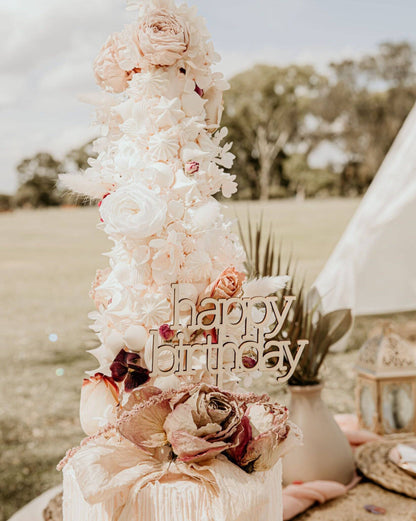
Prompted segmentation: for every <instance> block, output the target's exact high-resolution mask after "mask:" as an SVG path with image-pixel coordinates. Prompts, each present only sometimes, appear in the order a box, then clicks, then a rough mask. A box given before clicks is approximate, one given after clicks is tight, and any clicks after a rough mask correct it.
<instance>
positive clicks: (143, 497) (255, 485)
mask: <svg viewBox="0 0 416 521" xmlns="http://www.w3.org/2000/svg"><path fill="white" fill-rule="evenodd" d="M210 467H211V468H214V469H215V470H214V472H215V476H216V480H217V486H218V490H217V491H216V490H215V488H213V487H212V486H210V485H206V484H204V483H200V482H198V481H196V480H195V479H192V478H186V477H182V478H178V477H177V476H175V475H173V476H170V475H169V474H167V475H166V476H165V477H164V478H162V479H160V480H159V481H155V482H153V483H149V484H148V485H146V486H145V487H144V488H142V489H141V490H140V491H136V490H134V485H133V487H132V488H131V489H130V490H128V491H123V492H119V493H116V494H115V496H114V497H113V498H112V499H110V500H108V501H106V502H104V503H97V504H89V503H87V502H86V501H85V499H84V498H83V496H82V493H81V490H80V488H79V485H78V483H77V480H76V478H75V473H74V469H73V468H72V467H71V464H70V463H69V464H68V465H67V466H66V467H65V469H64V498H63V515H64V521H282V519H283V517H282V485H281V483H282V463H281V460H280V461H279V462H278V463H277V464H276V465H275V466H274V467H273V468H272V469H271V470H269V471H267V472H255V473H253V474H247V473H246V472H244V471H243V470H241V469H240V468H239V467H237V466H236V465H234V464H233V463H230V462H228V461H226V460H224V461H223V460H216V462H215V465H212V464H211V465H210ZM129 496H130V497H131V501H129Z"/></svg>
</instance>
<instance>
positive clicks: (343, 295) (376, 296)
mask: <svg viewBox="0 0 416 521" xmlns="http://www.w3.org/2000/svg"><path fill="white" fill-rule="evenodd" d="M380 132H382V129H380ZM314 286H315V287H316V289H317V290H318V292H319V294H320V295H321V297H322V305H323V308H324V310H325V311H332V310H335V309H340V308H344V307H349V308H351V309H352V311H353V314H354V315H375V314H384V313H392V312H398V311H411V310H416V105H415V106H414V107H413V109H412V111H411V113H410V114H409V116H408V118H407V119H406V121H405V123H404V125H403V127H402V128H401V130H400V132H399V134H398V136H397V138H396V140H395V142H394V143H393V146H392V148H391V149H390V151H389V153H388V154H387V156H386V158H385V160H384V162H383V164H382V165H381V167H380V170H379V172H378V173H377V175H376V177H375V178H374V181H373V183H372V184H371V186H370V188H369V190H368V191H367V193H366V195H365V196H364V198H363V200H362V202H361V204H360V206H359V207H358V209H357V211H356V213H355V215H354V216H353V218H352V220H351V222H350V223H349V225H348V227H347V229H346V231H345V233H344V235H343V236H342V238H341V240H340V241H339V243H338V245H337V246H336V248H335V250H334V252H333V253H332V255H331V257H330V258H329V260H328V262H327V264H326V265H325V267H324V269H323V270H322V272H321V274H320V275H319V276H318V278H317V280H316V282H315V284H314Z"/></svg>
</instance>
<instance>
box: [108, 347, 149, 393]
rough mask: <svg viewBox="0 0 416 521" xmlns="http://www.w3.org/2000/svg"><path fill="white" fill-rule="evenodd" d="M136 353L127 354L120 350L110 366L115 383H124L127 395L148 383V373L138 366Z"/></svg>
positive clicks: (138, 359)
mask: <svg viewBox="0 0 416 521" xmlns="http://www.w3.org/2000/svg"><path fill="white" fill-rule="evenodd" d="M140 360H141V358H140V356H139V355H138V354H137V353H128V352H127V351H125V350H124V349H122V350H121V351H120V352H119V354H118V355H117V356H116V358H115V360H114V362H113V363H112V364H111V366H110V370H111V375H112V377H113V379H114V381H116V382H124V389H125V391H126V392H127V393H129V392H131V391H133V390H134V389H137V387H140V386H141V385H144V384H145V383H146V382H148V381H149V378H150V377H149V371H148V370H147V369H145V368H144V367H141V365H140Z"/></svg>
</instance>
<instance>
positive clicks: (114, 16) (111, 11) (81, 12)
mask: <svg viewBox="0 0 416 521" xmlns="http://www.w3.org/2000/svg"><path fill="white" fill-rule="evenodd" d="M190 1H192V2H193V3H194V4H196V5H197V6H198V7H199V9H200V12H201V13H202V14H203V15H204V16H205V18H206V19H207V22H208V26H209V29H210V31H211V33H212V36H213V39H214V42H215V45H216V48H217V50H218V51H219V52H220V53H221V54H222V55H223V61H222V63H221V66H220V68H221V69H222V70H223V71H224V72H225V74H226V75H227V76H228V77H230V76H231V75H232V74H234V73H236V72H239V71H241V70H244V69H245V68H247V67H249V66H251V65H252V64H254V63H256V62H265V63H276V64H286V63H288V62H291V61H296V62H299V63H306V62H309V63H313V64H316V65H318V66H320V67H323V66H324V65H325V64H326V63H327V62H328V61H329V60H331V59H338V58H343V57H347V56H350V55H353V56H357V55H359V54H361V53H363V52H366V51H371V50H372V49H374V48H375V46H376V44H377V43H379V42H381V41H384V40H396V41H397V40H403V39H408V40H410V41H415V24H414V21H415V20H416V1H415V0H190ZM133 16H134V15H133V14H132V13H128V12H125V10H124V0H36V1H34V0H0V33H1V35H2V48H1V55H0V114H1V120H0V121H1V125H0V159H1V170H0V192H9V193H11V192H13V191H14V190H15V187H16V186H15V166H16V164H17V163H18V162H19V161H20V160H21V159H22V158H23V157H25V156H28V155H30V154H33V153H35V152H38V151H40V150H46V151H50V152H52V153H54V154H56V155H57V156H58V157H59V156H61V155H63V154H64V153H65V152H66V151H67V150H69V149H70V148H72V147H74V146H78V145H80V144H81V143H83V142H84V141H85V140H86V139H87V138H89V137H90V136H91V130H90V129H89V128H88V125H89V121H90V115H91V110H90V108H89V107H88V106H86V105H83V104H82V103H80V102H79V100H78V96H79V95H82V94H85V93H88V92H91V91H94V89H95V85H94V80H93V76H92V72H91V63H92V61H93V59H94V58H95V55H96V54H97V52H98V49H99V48H100V46H101V45H102V43H103V42H104V41H105V39H106V37H107V36H108V34H110V33H111V32H113V31H116V30H119V29H120V28H121V27H122V26H123V23H125V22H127V21H130V20H132V17H133Z"/></svg>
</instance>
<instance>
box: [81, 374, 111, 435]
mask: <svg viewBox="0 0 416 521" xmlns="http://www.w3.org/2000/svg"><path fill="white" fill-rule="evenodd" d="M118 400H119V391H118V386H117V384H116V383H115V381H114V380H113V379H112V378H109V377H108V376H104V375H103V374H101V373H97V374H96V375H95V376H93V377H91V378H90V379H89V380H87V379H85V380H84V382H83V384H82V390H81V404H80V420H81V427H82V429H83V430H84V432H85V433H86V434H87V435H88V436H92V435H93V434H95V433H96V432H97V431H98V430H99V429H100V428H101V427H103V426H104V425H106V424H107V423H110V422H112V421H114V420H115V417H116V414H115V407H116V406H117V405H118Z"/></svg>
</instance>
